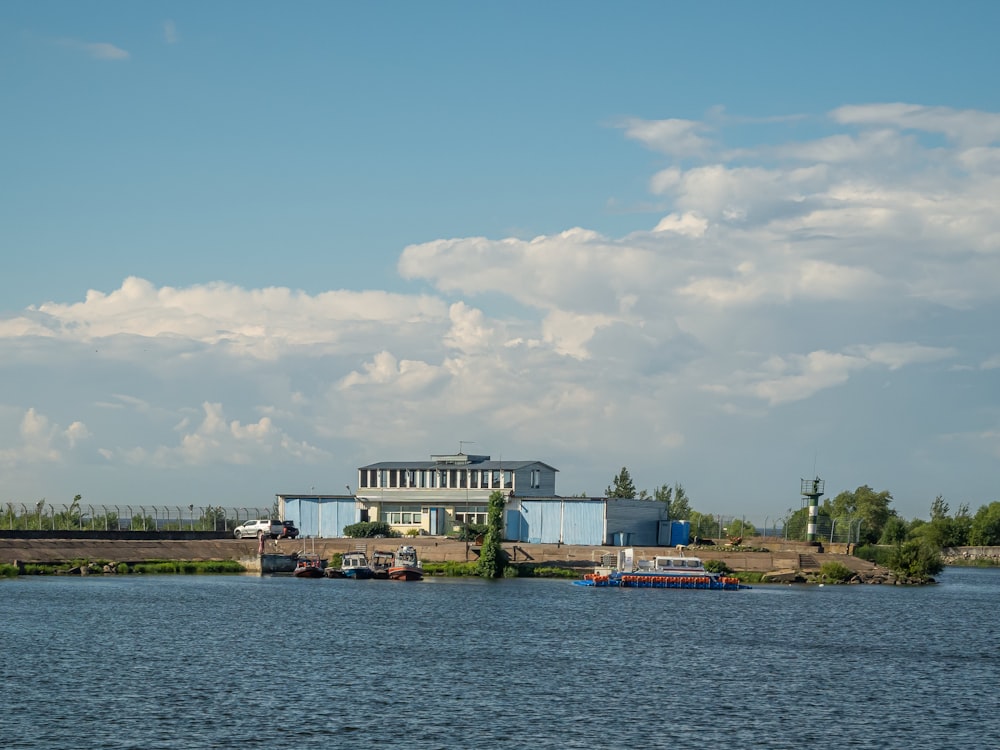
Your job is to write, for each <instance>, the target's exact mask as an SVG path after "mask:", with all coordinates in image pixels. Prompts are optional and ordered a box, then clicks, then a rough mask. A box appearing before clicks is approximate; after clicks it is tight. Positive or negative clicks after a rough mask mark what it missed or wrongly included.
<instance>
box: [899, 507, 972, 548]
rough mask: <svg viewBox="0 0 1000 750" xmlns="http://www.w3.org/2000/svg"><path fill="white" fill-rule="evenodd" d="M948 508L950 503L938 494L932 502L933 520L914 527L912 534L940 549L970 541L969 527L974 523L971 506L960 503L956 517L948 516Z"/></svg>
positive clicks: (959, 545) (958, 545)
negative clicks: (970, 513)
mask: <svg viewBox="0 0 1000 750" xmlns="http://www.w3.org/2000/svg"><path fill="white" fill-rule="evenodd" d="M948 510H949V508H948V503H946V502H945V501H944V498H943V497H941V495H938V496H937V497H936V498H934V502H932V503H931V520H930V521H928V522H927V523H925V524H923V525H922V526H920V527H919V528H916V529H914V530H913V531H914V533H913V534H912V535H911V536H914V537H917V538H920V539H923V540H924V541H925V542H926V543H927V544H929V545H931V546H932V547H936V548H939V549H940V548H944V547H961V546H963V545H964V544H965V543H966V541H968V538H969V527H970V526H971V525H972V519H971V518H969V506H968V505H966V504H964V503H963V504H962V505H959V506H958V510H957V511H956V512H955V517H954V518H950V517H949V516H948Z"/></svg>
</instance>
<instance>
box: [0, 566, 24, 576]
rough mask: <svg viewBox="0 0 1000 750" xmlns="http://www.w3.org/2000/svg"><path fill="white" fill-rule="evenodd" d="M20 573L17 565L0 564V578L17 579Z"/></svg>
mask: <svg viewBox="0 0 1000 750" xmlns="http://www.w3.org/2000/svg"><path fill="white" fill-rule="evenodd" d="M19 572H20V571H19V570H18V569H17V566H16V565H8V564H7V563H0V578H17V574H18V573H19Z"/></svg>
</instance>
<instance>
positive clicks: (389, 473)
mask: <svg viewBox="0 0 1000 750" xmlns="http://www.w3.org/2000/svg"><path fill="white" fill-rule="evenodd" d="M541 475H542V472H541V471H540V470H538V469H535V470H533V471H532V472H531V486H532V487H540V486H541ZM358 487H361V488H367V489H371V488H387V489H394V488H416V489H452V490H454V489H471V490H480V489H482V490H492V489H505V490H511V489H514V472H513V471H511V470H510V469H504V470H500V469H493V470H489V469H415V470H414V469H362V470H361V471H360V472H359V477H358Z"/></svg>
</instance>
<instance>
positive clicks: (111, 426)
mask: <svg viewBox="0 0 1000 750" xmlns="http://www.w3.org/2000/svg"><path fill="white" fill-rule="evenodd" d="M775 119H776V121H777V122H776V123H775V125H776V126H777V127H781V126H782V124H783V123H784V122H785V120H784V119H783V118H775ZM996 122H997V116H995V115H993V114H991V113H970V112H960V111H953V110H947V109H942V108H925V107H919V106H915V105H905V106H904V105H864V106H860V107H842V108H839V109H837V110H835V111H834V112H831V113H828V116H827V117H826V118H825V120H824V121H823V122H822V123H821V126H817V127H818V129H819V130H821V131H823V132H820V133H819V134H818V135H817V136H816V137H814V138H812V139H807V140H797V139H796V137H795V132H790V133H788V134H787V137H786V138H785V139H784V140H783V141H782V139H780V138H771V139H769V141H768V143H766V144H762V145H761V146H759V147H754V146H752V145H750V146H748V145H746V143H741V146H740V148H739V149H738V150H737V149H731V148H727V146H726V143H725V136H726V132H727V131H726V130H725V129H721V128H720V127H718V123H717V122H713V123H712V124H710V123H708V122H695V121H690V120H677V119H668V120H649V121H645V120H639V119H632V120H629V121H628V122H627V123H625V124H624V125H623V128H624V130H625V137H627V138H629V139H631V140H633V141H635V142H636V143H639V144H641V145H642V146H644V147H646V148H649V149H650V150H651V151H653V152H655V154H656V156H655V157H654V158H655V159H657V160H661V159H662V157H663V156H664V155H666V156H667V157H669V159H670V161H671V162H673V163H671V164H669V165H666V166H665V165H663V164H662V162H661V161H658V163H656V164H655V166H651V167H650V169H649V174H648V175H644V176H645V177H647V178H648V179H649V190H650V193H651V194H652V195H653V196H655V199H656V200H657V201H658V202H659V203H658V205H659V206H660V208H661V210H659V211H658V212H656V213H655V215H654V214H649V213H646V214H637V216H638V217H639V218H638V219H637V220H636V224H637V226H635V227H634V228H633V230H632V231H630V232H628V233H623V234H620V235H616V236H612V235H609V234H607V233H603V232H599V231H596V230H594V229H590V228H587V227H568V228H566V229H564V230H563V231H559V232H553V233H551V234H545V235H540V236H536V237H533V238H528V239H522V238H513V237H501V238H488V237H475V236H473V237H451V238H441V239H436V240H432V241H428V242H422V243H418V244H412V245H409V246H407V247H405V248H403V249H402V252H401V254H400V257H399V261H398V266H397V269H398V272H399V275H400V276H401V277H402V278H403V279H404V280H407V281H419V282H422V283H423V284H426V285H427V287H428V288H430V289H432V290H433V291H432V292H430V293H426V294H416V293H414V294H407V293H389V292H385V291H380V290H367V291H348V290H331V291H327V292H323V293H319V294H307V293H305V292H301V291H296V290H293V289H288V288H282V287H274V288H265V289H245V288H242V287H239V286H237V285H233V284H228V283H223V282H214V283H205V284H196V285H192V286H189V287H181V288H175V287H169V286H157V285H156V284H155V283H154V282H152V281H149V280H145V279H141V278H135V277H130V278H127V279H125V280H124V281H123V282H122V284H121V286H120V288H118V289H113V290H110V291H98V290H91V291H89V292H87V294H86V296H85V298H84V299H83V300H81V301H77V302H65V301H53V302H45V303H40V304H37V305H35V306H32V307H30V308H28V309H26V310H23V311H20V312H19V313H17V314H13V315H9V316H7V317H6V318H4V319H0V347H3V348H4V350H5V351H6V352H9V353H11V356H9V357H8V358H7V360H8V361H10V360H11V358H13V359H15V360H16V361H18V362H23V363H25V364H26V366H29V363H30V366H35V367H37V368H38V372H39V373H42V372H49V371H52V369H53V368H54V367H56V366H58V363H60V362H66V361H72V363H73V366H74V370H75V371H76V372H79V373H80V377H79V378H78V380H79V381H80V385H78V386H77V385H74V386H73V391H72V394H71V395H72V396H73V398H69V397H67V403H66V404H65V405H64V406H63V407H62V409H61V411H59V412H58V416H53V417H52V418H53V419H58V420H59V421H61V422H62V423H64V424H70V425H71V426H70V428H66V429H65V430H62V429H55V430H54V429H53V427H52V426H51V425H48V426H46V425H44V424H42V425H38V424H29V425H28V426H27V427H26V428H25V430H26V431H24V434H23V435H22V437H21V438H20V440H21V441H22V442H24V443H25V444H29V442H30V441H29V440H28V439H27V437H25V435H31V436H35V437H33V438H32V439H33V440H34V442H33V443H31V444H33V445H34V446H35V455H37V456H46V455H53V453H52V451H55V453H56V454H58V452H59V451H61V450H66V449H68V448H69V447H70V446H71V445H76V446H78V447H79V446H80V445H81V444H83V443H84V442H86V443H88V444H94V443H97V444H99V445H100V446H101V448H100V451H101V455H102V456H104V457H105V459H107V460H108V461H111V462H114V463H122V462H124V463H127V464H133V465H136V466H150V467H169V466H179V465H183V466H211V465H212V464H213V463H216V464H220V465H227V466H241V467H254V466H258V465H268V464H269V463H280V462H286V463H288V464H290V465H295V466H315V465H318V464H320V463H322V462H323V461H326V460H328V458H329V457H331V456H336V455H337V450H336V448H335V446H337V445H339V444H338V443H337V441H350V442H351V443H354V444H363V445H366V446H377V447H374V448H372V449H371V450H372V451H374V452H377V453H378V454H379V456H385V455H390V454H392V453H393V450H392V449H393V447H394V446H398V448H399V451H400V456H401V457H404V458H407V457H412V452H413V450H414V446H415V445H421V444H429V443H433V442H434V441H435V440H441V441H445V440H453V439H456V438H455V435H458V434H461V437H462V438H465V437H470V438H476V439H477V442H478V441H482V442H483V443H485V442H486V439H487V438H488V437H493V438H495V439H496V440H497V441H511V442H513V443H515V444H516V445H517V446H520V449H519V450H518V452H519V453H522V456H520V457H524V455H525V454H528V453H535V454H536V455H540V456H543V457H548V456H549V452H550V451H553V452H556V453H557V454H558V453H559V452H562V453H563V455H566V456H580V455H593V454H594V453H595V452H597V453H600V454H602V455H605V454H608V453H609V452H614V453H615V455H619V454H626V455H628V456H630V457H631V456H635V457H639V456H642V457H644V460H646V461H647V462H648V463H649V465H657V462H663V461H664V460H665V459H664V456H670V455H674V453H675V452H678V451H684V450H696V449H697V448H698V447H700V448H701V449H707V448H706V446H714V442H713V439H714V438H713V437H712V436H711V435H710V434H709V433H708V430H709V427H706V426H705V424H706V422H708V421H711V420H709V419H707V418H706V415H711V419H722V418H725V419H729V420H733V421H732V422H729V423H726V424H725V426H723V427H719V426H718V425H715V429H717V430H718V431H719V432H726V431H728V430H729V429H730V428H731V426H732V425H733V424H744V423H745V422H750V421H754V420H759V421H760V422H764V421H765V420H766V418H767V417H768V416H769V415H773V414H775V413H777V412H781V411H785V410H788V411H790V410H793V409H795V408H796V407H797V405H802V404H807V403H809V402H810V400H811V399H813V397H815V396H817V395H818V394H831V393H837V392H842V393H853V391H851V387H852V384H854V383H856V382H858V381H864V380H865V376H866V375H870V374H872V373H876V374H877V373H893V379H894V382H895V381H897V380H899V379H901V378H903V377H904V376H905V375H909V374H911V373H913V374H920V375H922V376H925V377H928V378H930V377H936V376H937V375H938V374H939V373H941V372H948V371H950V372H958V371H961V372H963V373H966V374H968V373H982V372H984V371H989V370H991V369H994V368H997V367H998V364H997V354H996V346H995V341H994V338H995V337H994V335H993V333H992V331H993V323H992V321H993V319H994V318H995V316H994V313H995V308H996V303H997V293H996V289H997V288H1000V213H998V212H996V210H995V208H994V207H995V206H996V205H997V203H998V202H1000V167H998V165H1000V158H998V157H997V150H996V149H995V148H994V146H993V145H992V144H993V143H994V142H995V140H996V137H997V136H996V132H997V131H996V129H995V128H996ZM727 127H738V123H737V124H736V125H735V126H734V125H733V121H730V122H729V123H728V124H727ZM927 136H935V137H932V138H928V137H927ZM941 136H943V139H942V137H941ZM942 140H943V142H944V143H943V145H942ZM942 321H945V322H942ZM956 321H958V322H959V323H960V325H959V323H956ZM955 331H962V332H963V333H962V335H961V336H958V335H956V333H955ZM85 382H86V383H89V384H90V385H87V386H86V387H85V386H84V385H83V383H85ZM8 390H10V389H8ZM845 398H846V397H845ZM70 402H72V404H86V405H88V406H89V407H90V410H89V411H88V412H87V413H86V414H82V415H81V414H77V413H74V412H73V408H74V407H73V405H72V404H71V403H70ZM223 403H225V404H226V409H227V410H234V411H233V413H235V414H239V415H240V417H241V418H240V419H235V418H233V417H227V416H226V415H225V414H224V412H223V408H222V406H221V404H223ZM17 406H18V408H20V409H21V411H20V412H19V413H23V411H24V409H26V408H27V407H28V404H23V405H22V404H17ZM46 413H51V414H55V412H49V411H47V412H46ZM29 421H37V420H29ZM77 423H79V424H77ZM84 423H85V424H86V427H84V426H83V424H84ZM126 430H127V432H128V435H129V436H130V437H129V439H121V440H112V439H109V437H108V436H109V435H112V434H114V435H118V434H120V433H122V431H126ZM467 431H472V432H474V433H475V434H474V435H471V436H470V435H468V433H467ZM40 436H48V437H47V438H45V439H43V438H42V437H40ZM116 446H120V447H116ZM439 447H440V443H438V445H437V446H435V447H434V448H432V450H437V449H438V448H439ZM11 450H14V449H13V448H12V449H11ZM24 456H26V454H25V453H23V452H21V453H16V454H14V453H8V454H7V459H6V460H7V462H8V463H11V462H14V461H18V460H23V457H24ZM552 460H553V461H554V462H555V461H556V460H557V457H553V459H552ZM602 481H603V484H602V486H601V487H594V486H591V487H590V488H589V489H590V490H591V491H599V490H600V489H603V485H606V484H607V477H605V478H604V479H603V480H602ZM860 481H864V480H863V479H862V480H860ZM565 489H567V491H570V490H571V489H577V488H565Z"/></svg>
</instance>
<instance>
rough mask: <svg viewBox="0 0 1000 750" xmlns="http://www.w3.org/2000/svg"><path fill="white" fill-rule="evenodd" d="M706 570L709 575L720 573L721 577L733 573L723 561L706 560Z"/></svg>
mask: <svg viewBox="0 0 1000 750" xmlns="http://www.w3.org/2000/svg"><path fill="white" fill-rule="evenodd" d="M705 570H707V571H708V572H709V573H718V574H719V575H729V574H730V573H732V572H733V571H732V568H730V567H729V566H728V565H726V563H725V562H723V561H722V560H706V561H705Z"/></svg>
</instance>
